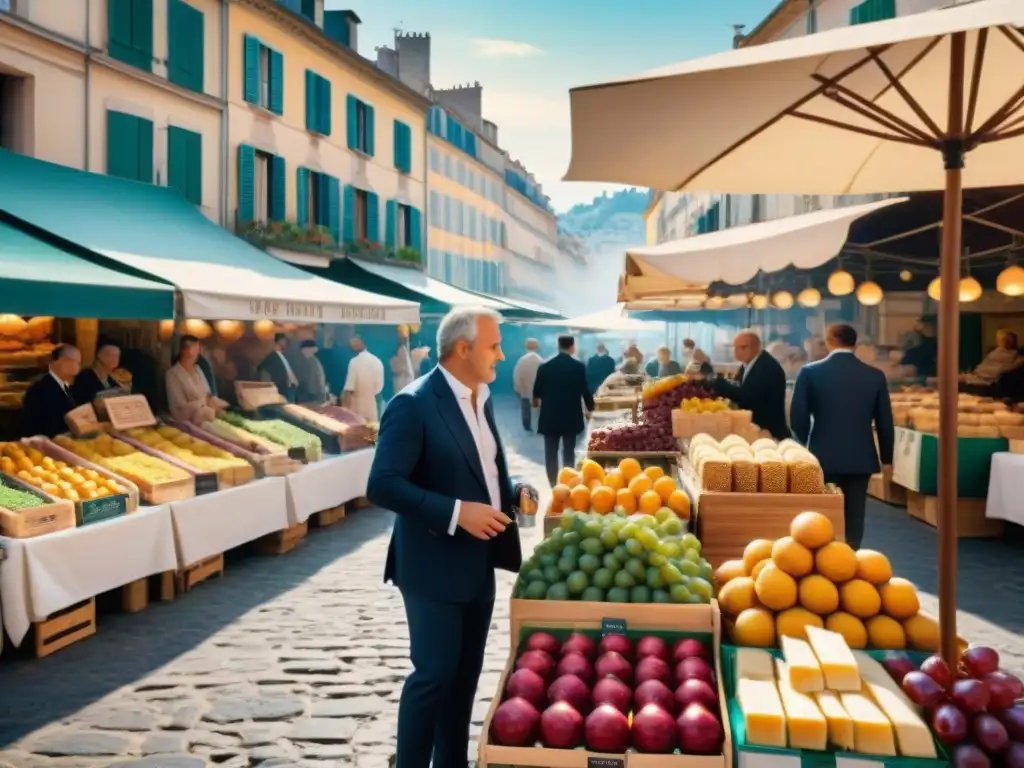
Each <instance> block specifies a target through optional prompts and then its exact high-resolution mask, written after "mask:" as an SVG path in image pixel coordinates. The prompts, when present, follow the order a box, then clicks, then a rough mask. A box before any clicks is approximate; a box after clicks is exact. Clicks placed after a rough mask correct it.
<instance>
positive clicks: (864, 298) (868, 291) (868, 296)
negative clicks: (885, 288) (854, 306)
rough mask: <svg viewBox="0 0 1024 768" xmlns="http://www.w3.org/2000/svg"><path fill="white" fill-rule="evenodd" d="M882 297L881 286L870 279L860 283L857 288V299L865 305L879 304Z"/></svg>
mask: <svg viewBox="0 0 1024 768" xmlns="http://www.w3.org/2000/svg"><path fill="white" fill-rule="evenodd" d="M883 298H884V294H883V293H882V287H881V286H880V285H879V284H878V283H875V282H872V281H871V280H868V281H867V282H864V283H861V284H860V286H859V287H858V288H857V301H859V302H860V303H861V304H863V305H864V306H865V307H874V306H876V305H878V304H881V303H882V299H883Z"/></svg>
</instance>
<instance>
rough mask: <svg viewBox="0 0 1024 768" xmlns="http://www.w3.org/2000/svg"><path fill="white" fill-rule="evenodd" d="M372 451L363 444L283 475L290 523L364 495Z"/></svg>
mask: <svg viewBox="0 0 1024 768" xmlns="http://www.w3.org/2000/svg"><path fill="white" fill-rule="evenodd" d="M373 453H374V449H373V448H364V449H363V450H361V451H352V452H351V453H343V454H341V455H340V456H331V457H329V458H326V459H323V460H322V461H317V462H314V463H312V464H307V465H306V466H304V467H303V468H302V469H301V470H299V471H298V472H295V473H293V474H291V475H287V480H288V519H289V520H290V521H291V523H292V525H297V524H298V523H304V522H306V520H308V519H309V516H310V515H312V514H313V513H314V512H322V511H324V510H325V509H330V508H331V507H336V506H338V505H339V504H344V503H345V502H347V501H352V500H354V499H358V498H359V497H360V496H365V495H366V481H367V480H368V479H369V477H370V465H371V464H372V463H373Z"/></svg>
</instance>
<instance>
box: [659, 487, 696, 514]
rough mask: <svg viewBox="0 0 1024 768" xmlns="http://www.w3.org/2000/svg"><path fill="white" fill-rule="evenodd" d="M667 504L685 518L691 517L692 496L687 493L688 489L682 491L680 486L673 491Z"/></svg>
mask: <svg viewBox="0 0 1024 768" xmlns="http://www.w3.org/2000/svg"><path fill="white" fill-rule="evenodd" d="M665 505H666V506H667V507H668V508H669V509H671V510H672V511H673V512H675V513H676V514H677V515H679V517H681V518H683V520H689V519H690V497H689V496H687V495H686V491H681V490H679V489H678V488H677V489H676V490H674V491H672V493H670V494H669V496H668V501H666V502H665Z"/></svg>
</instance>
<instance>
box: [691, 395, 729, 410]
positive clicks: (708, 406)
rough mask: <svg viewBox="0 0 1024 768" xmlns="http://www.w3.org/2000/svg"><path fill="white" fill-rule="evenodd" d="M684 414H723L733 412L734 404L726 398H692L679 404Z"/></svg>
mask: <svg viewBox="0 0 1024 768" xmlns="http://www.w3.org/2000/svg"><path fill="white" fill-rule="evenodd" d="M679 409H680V410H681V411H682V412H683V413H721V412H722V411H729V410H732V403H731V402H729V401H728V400H726V399H725V398H724V397H718V398H714V399H712V398H710V397H691V398H689V399H687V400H683V402H681V403H680V404H679Z"/></svg>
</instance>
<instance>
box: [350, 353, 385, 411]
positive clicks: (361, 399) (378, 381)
mask: <svg viewBox="0 0 1024 768" xmlns="http://www.w3.org/2000/svg"><path fill="white" fill-rule="evenodd" d="M349 346H350V347H352V351H353V352H354V353H355V357H353V358H352V359H351V360H350V361H349V364H348V373H347V374H345V386H344V391H343V393H342V403H341V404H342V405H344V406H345V407H346V408H348V409H349V410H351V411H355V412H356V413H358V414H359V415H360V416H362V417H363V418H364V419H366V420H367V421H377V420H378V418H379V413H378V411H377V398H378V397H380V393H381V392H382V391H383V390H384V364H383V363H382V362H381V361H380V358H379V357H377V356H376V355H374V354H373V353H372V352H370V351H369V350H368V349H367V348H366V344H365V343H364V342H363V340H362V339H361V338H360V337H359V336H353V337H352V338H351V339H349Z"/></svg>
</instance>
